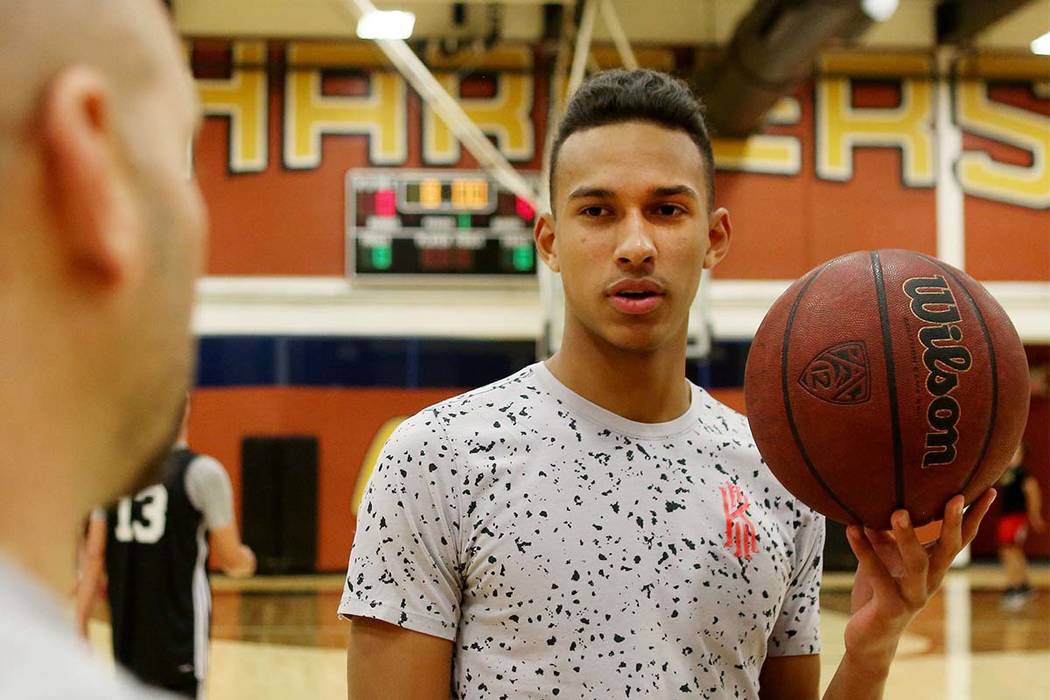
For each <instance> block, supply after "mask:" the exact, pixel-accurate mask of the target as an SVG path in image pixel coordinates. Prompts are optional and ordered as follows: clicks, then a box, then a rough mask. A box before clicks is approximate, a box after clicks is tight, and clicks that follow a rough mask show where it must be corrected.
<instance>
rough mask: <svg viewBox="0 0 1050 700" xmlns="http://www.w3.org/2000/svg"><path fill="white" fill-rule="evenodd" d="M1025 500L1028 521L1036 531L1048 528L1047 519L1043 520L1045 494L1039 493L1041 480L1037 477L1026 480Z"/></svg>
mask: <svg viewBox="0 0 1050 700" xmlns="http://www.w3.org/2000/svg"><path fill="white" fill-rule="evenodd" d="M1024 500H1025V506H1026V507H1027V508H1028V522H1029V523H1031V525H1032V529H1033V530H1035V531H1036V532H1043V531H1044V530H1046V521H1045V520H1043V496H1042V494H1041V493H1039V482H1038V481H1036V480H1035V477H1031V476H1029V477H1027V478H1025V480H1024Z"/></svg>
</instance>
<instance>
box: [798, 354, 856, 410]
mask: <svg viewBox="0 0 1050 700" xmlns="http://www.w3.org/2000/svg"><path fill="white" fill-rule="evenodd" d="M798 383H799V384H801V385H802V387H803V388H804V389H805V390H806V391H808V392H809V393H810V394H812V395H813V396H815V397H817V398H818V399H821V400H822V401H827V402H829V403H838V404H858V403H864V402H865V401H867V400H868V399H869V398H870V397H871V372H870V371H869V370H868V352H867V350H866V349H865V347H864V343H862V342H860V341H859V340H857V341H854V342H851V343H842V344H841V345H836V346H835V347H833V348H828V349H827V350H825V351H824V352H822V353H820V354H819V355H817V356H816V357H815V358H813V361H812V362H810V363H809V364H808V365H806V369H804V370H803V371H802V376H801V377H799V378H798Z"/></svg>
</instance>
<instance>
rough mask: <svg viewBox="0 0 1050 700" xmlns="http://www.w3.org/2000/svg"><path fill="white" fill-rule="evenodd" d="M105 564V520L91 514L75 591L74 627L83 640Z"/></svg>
mask: <svg viewBox="0 0 1050 700" xmlns="http://www.w3.org/2000/svg"><path fill="white" fill-rule="evenodd" d="M105 563H106V520H105V516H102V517H99V516H98V514H94V513H93V514H92V516H91V519H90V520H88V530H87V535H86V536H85V538H84V556H83V559H82V560H81V563H80V566H81V568H80V575H79V576H78V577H77V590H76V625H77V631H78V632H80V636H81V637H83V638H84V639H87V636H88V620H90V619H91V614H92V613H93V612H94V611H95V605H96V604H97V603H98V594H99V588H101V586H102V576H103V573H102V571H103V569H104V568H105Z"/></svg>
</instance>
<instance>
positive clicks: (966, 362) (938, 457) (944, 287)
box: [904, 276, 973, 467]
mask: <svg viewBox="0 0 1050 700" xmlns="http://www.w3.org/2000/svg"><path fill="white" fill-rule="evenodd" d="M904 293H905V294H907V295H908V296H909V297H910V298H911V312H912V314H913V315H914V316H915V318H917V319H919V320H920V321H923V322H924V323H926V324H927V325H925V326H923V327H922V328H920V329H919V342H920V343H922V345H923V347H924V348H925V350H924V351H923V353H922V363H923V364H924V365H925V366H926V369H927V370H928V372H929V374H928V375H927V377H926V391H927V392H928V393H929V395H930V396H931V397H932V399H931V401H930V405H929V407H928V408H927V410H926V421H927V423H928V424H929V427H930V431H929V432H928V433H926V453H925V454H924V455H923V457H922V466H923V467H931V466H935V465H939V464H951V463H952V462H954V461H955V444H956V442H958V440H959V432H958V431H957V430H956V425H957V424H958V422H959V402H958V401H956V400H955V397H954V396H952V395H951V393H952V391H954V390H955V387H957V386H958V385H959V374H961V373H963V372H966V371H968V370H969V369H970V366H971V365H972V364H973V356H972V355H971V354H970V351H969V350H968V349H967V348H966V346H965V345H963V344H962V339H963V332H962V328H960V327H959V326H958V325H956V324H958V323H959V322H961V321H962V316H961V315H960V314H959V307H958V305H957V304H956V301H955V295H954V294H953V293H952V290H951V287H949V286H948V282H947V281H946V280H945V279H944V278H943V277H941V276H935V277H912V278H911V279H909V280H906V281H905V282H904Z"/></svg>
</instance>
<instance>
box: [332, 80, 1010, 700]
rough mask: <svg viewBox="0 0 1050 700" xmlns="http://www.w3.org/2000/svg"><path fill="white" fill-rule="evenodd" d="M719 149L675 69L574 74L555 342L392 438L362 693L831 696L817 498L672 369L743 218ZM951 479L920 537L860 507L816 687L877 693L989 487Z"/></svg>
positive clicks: (368, 540) (557, 218)
mask: <svg viewBox="0 0 1050 700" xmlns="http://www.w3.org/2000/svg"><path fill="white" fill-rule="evenodd" d="M713 170H714V168H713V158H712V155H711V146H710V141H709V139H708V135H707V131H706V128H705V126H704V123H703V118H702V113H701V108H700V105H699V104H698V102H697V101H696V99H695V97H693V95H692V94H691V93H690V92H689V90H688V88H686V87H685V86H684V85H683V84H682V83H680V82H677V81H675V80H673V79H671V78H670V77H668V76H666V75H663V74H660V73H655V72H652V71H633V72H626V71H611V72H608V73H603V74H600V75H599V76H597V77H595V78H593V79H592V80H590V81H589V82H587V83H585V84H584V85H583V87H581V88H580V90H579V92H577V93H576V95H575V96H574V97H573V99H572V101H571V103H570V105H569V107H568V110H567V113H566V116H565V119H564V120H563V122H562V124H561V128H560V131H559V135H558V139H557V141H556V144H555V150H554V158H553V164H552V174H551V202H552V213H551V214H548V215H545V216H543V217H542V218H541V219H540V220H539V221H538V223H537V225H536V232H535V233H536V245H537V248H538V250H539V252H540V255H541V257H542V258H543V259H544V261H545V262H546V264H547V265H548V266H550V267H551V269H553V270H554V271H556V272H559V273H561V275H562V279H563V283H564V287H565V298H566V309H565V310H566V314H565V316H566V321H565V334H564V341H563V344H562V347H561V349H560V350H559V352H558V353H557V354H556V355H554V356H553V357H552V358H551V359H550V360H549V361H547V362H546V363H538V364H535V365H532V366H530V367H527V368H525V369H524V370H522V371H521V372H519V373H517V374H515V375H513V376H511V377H508V378H507V379H505V380H502V381H500V382H497V383H495V384H493V385H490V386H488V387H484V388H482V389H478V390H476V391H473V392H470V393H468V394H465V395H463V396H459V397H456V398H453V399H450V400H449V401H446V402H444V403H442V404H439V405H437V406H435V407H432V408H430V409H427V410H425V411H423V412H422V413H420V414H418V415H416V416H415V417H413V418H412V419H410V420H409V421H407V422H406V423H405V424H404V425H403V426H402V427H401V428H399V429H398V431H397V432H396V433H395V434H394V436H393V437H392V438H391V440H390V442H389V443H388V444H387V446H386V448H385V450H384V454H383V456H382V458H381V459H380V461H379V463H378V465H377V469H376V472H375V474H374V476H373V478H372V481H371V484H370V487H369V491H368V494H367V496H366V498H365V502H364V503H363V504H362V508H361V511H360V513H361V514H360V516H359V519H358V523H357V535H356V538H355V541H354V547H353V551H352V552H351V557H350V566H349V572H348V576H347V584H346V589H345V592H344V596H343V601H342V604H341V606H340V613H341V614H343V615H345V616H347V617H350V618H351V620H352V621H351V631H350V640H349V649H348V661H347V663H348V671H347V677H348V685H349V693H350V697H351V698H372V697H399V698H442V697H448V696H449V693H450V690H451V695H452V697H491V698H516V697H544V698H549V697H565V698H589V697H595V698H598V697H601V698H606V697H641V696H647V697H671V696H678V695H682V694H686V693H689V694H692V695H694V696H697V697H709V698H721V697H749V698H754V697H762V698H785V699H791V700H797V699H799V698H814V697H816V696H817V694H818V688H819V671H820V662H819V656H818V654H819V651H820V640H819V634H818V621H819V613H818V610H819V600H818V595H819V586H820V574H821V551H822V545H823V520H822V518H821V517H820V516H819V515H817V514H815V513H813V512H812V511H810V510H808V509H807V508H806V507H805V506H803V505H801V504H799V503H798V502H797V501H796V500H795V499H794V498H792V497H791V495H790V494H789V493H788V492H787V491H786V490H784V489H783V487H782V486H781V485H780V484H779V483H777V482H776V481H775V479H774V478H773V477H772V476H771V474H770V473H769V471H768V470H767V469H766V467H765V465H764V464H762V462H761V458H760V457H759V454H758V452H757V450H756V448H755V446H754V443H753V441H752V439H751V436H750V432H749V430H748V426H747V422H746V420H744V418H743V417H741V416H740V415H738V414H736V413H734V412H733V411H731V410H730V409H728V408H726V407H724V406H722V405H721V404H719V403H718V402H717V401H715V400H713V399H712V398H711V397H710V396H709V395H708V394H707V393H706V392H704V391H703V390H702V389H700V388H699V387H696V386H694V385H692V384H691V383H689V382H688V381H687V380H686V378H685V376H684V367H685V347H686V330H687V320H688V313H689V307H690V305H691V303H692V301H693V297H694V296H695V294H696V291H697V287H698V285H699V281H700V274H701V270H702V269H704V268H710V267H713V266H714V265H716V264H717V263H718V262H719V260H721V258H722V257H723V256H724V255H725V253H726V251H727V249H728V246H729V240H730V237H731V226H730V221H729V214H728V212H726V210H725V209H718V208H715V207H714V204H713V202H714V191H713V190H714V187H713V175H714V173H713ZM961 500H962V499H961V497H960V498H956V499H954V500H953V501H952V502H951V503H950V504H949V505H948V507H947V509H946V514H945V517H946V522H945V527H944V535H943V537H942V540H941V542H940V543H939V544H938V545H937V546H936V547H935V548H934V549H933V550H932V552H931V553H930V554H929V555H928V554H927V552H926V551H925V550H924V549H923V547H922V546H921V545H920V544H919V542H918V540H917V539H916V537H915V534H914V532H913V530H912V529H911V528H910V527H909V526H908V524H907V522H906V521H903V520H902V519H901V517H900V516H903V515H904V514H903V513H898V514H897V515H898V518H895V528H894V529H895V531H894V536H895V537H896V543H895V542H894V540H893V539H892V538H891V537H890V536H889V535H888V534H876V533H868V534H867V537H865V535H864V534H862V533H861V532H860V531H859V530H857V529H856V528H851V531H850V542H851V545H852V546H853V548H854V551H855V552H856V554H857V556H858V558H859V560H860V569H859V572H858V576H857V581H856V585H855V588H854V593H853V616H852V617H851V619H850V622H849V626H848V627H847V631H846V649H847V651H846V655H845V658H844V659H843V662H842V665H841V666H840V668H839V671H838V673H837V674H836V676H835V678H834V679H833V681H832V683H831V686H830V688H829V690H828V694H827V695H826V697H830V698H847V697H848V698H850V699H851V700H858V699H860V698H873V697H879V696H880V695H881V692H882V686H883V684H884V681H885V678H886V674H887V672H888V668H889V664H890V661H891V659H892V657H893V654H894V650H895V648H896V645H897V641H898V639H899V638H900V635H901V633H902V632H903V630H904V627H905V625H906V624H907V622H908V621H909V620H910V619H911V617H912V616H913V615H914V614H915V613H916V612H917V611H918V610H919V609H920V608H921V607H922V606H923V605H924V604H925V602H926V600H927V599H928V597H929V595H930V593H931V592H932V591H933V590H934V589H935V588H936V587H937V585H938V584H939V583H940V580H941V578H942V577H943V575H944V573H945V571H946V570H947V567H948V564H949V563H950V561H951V559H952V558H953V557H954V555H955V554H956V553H957V552H958V551H959V549H960V548H961V547H962V545H963V544H964V543H965V542H968V541H969V540H970V539H971V538H972V537H973V535H974V534H975V532H976V530H977V525H978V524H979V521H980V519H981V517H982V516H983V514H984V512H985V511H986V510H987V507H988V504H989V503H990V498H989V497H988V496H986V497H985V498H984V499H982V500H981V502H980V503H979V504H978V505H977V506H976V507H974V508H973V509H972V510H971V512H970V513H969V514H967V515H966V517H965V522H964V518H963V514H962V502H961ZM408 663H411V668H412V672H411V673H406V672H405V671H404V669H405V667H406V664H408ZM760 688H761V690H760Z"/></svg>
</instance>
